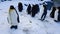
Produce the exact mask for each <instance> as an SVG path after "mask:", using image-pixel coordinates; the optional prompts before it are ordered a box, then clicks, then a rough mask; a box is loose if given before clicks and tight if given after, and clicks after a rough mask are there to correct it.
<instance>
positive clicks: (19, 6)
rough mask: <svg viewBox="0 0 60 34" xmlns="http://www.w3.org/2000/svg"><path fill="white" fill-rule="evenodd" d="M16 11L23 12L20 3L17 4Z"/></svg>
mask: <svg viewBox="0 0 60 34" xmlns="http://www.w3.org/2000/svg"><path fill="white" fill-rule="evenodd" d="M18 10H19V12H22V10H23V5H22V3H21V2H19V3H18Z"/></svg>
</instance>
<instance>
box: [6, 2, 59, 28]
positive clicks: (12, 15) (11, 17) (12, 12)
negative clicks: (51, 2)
mask: <svg viewBox="0 0 60 34" xmlns="http://www.w3.org/2000/svg"><path fill="white" fill-rule="evenodd" d="M25 5H26V4H25ZM26 6H27V9H26V12H27V14H30V15H31V17H35V15H36V14H37V13H39V11H40V8H39V4H35V5H32V4H29V5H26ZM43 7H44V12H43V14H42V16H41V20H42V21H43V20H45V17H46V15H47V5H44V4H43ZM57 9H58V16H57V17H58V18H57V19H58V20H54V21H60V7H58V8H57ZM22 10H23V4H22V3H21V2H19V3H18V11H19V12H22ZM55 10H56V7H53V10H52V12H51V13H50V17H51V18H54V14H55ZM19 19H20V18H19V14H18V12H17V10H16V8H15V7H14V6H13V5H10V8H9V12H8V18H7V20H8V22H9V24H10V25H11V27H10V28H11V29H13V28H14V29H17V28H18V24H19V23H20V20H19Z"/></svg>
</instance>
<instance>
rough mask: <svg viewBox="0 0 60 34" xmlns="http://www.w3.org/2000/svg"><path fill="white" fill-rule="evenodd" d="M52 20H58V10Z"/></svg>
mask: <svg viewBox="0 0 60 34" xmlns="http://www.w3.org/2000/svg"><path fill="white" fill-rule="evenodd" d="M54 20H58V9H57V10H56V11H55V15H54Z"/></svg>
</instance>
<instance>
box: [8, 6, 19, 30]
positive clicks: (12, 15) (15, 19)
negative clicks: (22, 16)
mask: <svg viewBox="0 0 60 34" xmlns="http://www.w3.org/2000/svg"><path fill="white" fill-rule="evenodd" d="M8 22H9V24H10V25H11V27H10V28H11V29H13V28H14V29H17V27H18V23H19V22H20V21H19V15H18V13H17V11H16V9H15V8H14V6H13V5H11V6H10V8H9V13H8Z"/></svg>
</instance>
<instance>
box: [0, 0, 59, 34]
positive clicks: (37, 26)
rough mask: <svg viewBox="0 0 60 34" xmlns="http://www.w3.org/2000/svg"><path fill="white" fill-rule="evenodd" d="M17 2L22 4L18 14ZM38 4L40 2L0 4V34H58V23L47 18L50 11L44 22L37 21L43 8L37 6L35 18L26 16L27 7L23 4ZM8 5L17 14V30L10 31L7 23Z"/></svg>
mask: <svg viewBox="0 0 60 34" xmlns="http://www.w3.org/2000/svg"><path fill="white" fill-rule="evenodd" d="M18 2H22V3H23V11H22V12H19V11H18V9H17V6H18ZM29 3H30V4H39V3H41V2H40V1H35V2H33V1H5V2H1V3H0V34H60V23H58V22H54V19H52V18H50V17H49V14H50V11H48V14H47V17H46V20H48V21H41V20H39V19H40V17H41V15H42V13H43V7H42V5H39V7H40V12H39V13H38V14H36V16H35V17H31V16H30V15H28V14H27V12H26V9H27V6H25V5H24V4H27V5H28V4H29ZM10 5H14V7H15V8H16V10H17V12H18V13H19V19H20V23H19V24H18V29H16V30H14V29H12V30H11V29H10V26H11V25H10V24H9V23H8V21H7V17H8V11H9V7H10Z"/></svg>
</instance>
